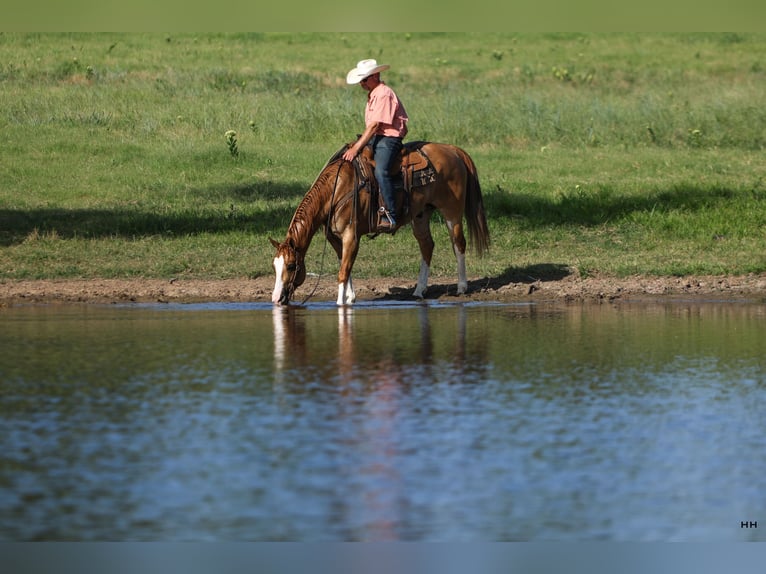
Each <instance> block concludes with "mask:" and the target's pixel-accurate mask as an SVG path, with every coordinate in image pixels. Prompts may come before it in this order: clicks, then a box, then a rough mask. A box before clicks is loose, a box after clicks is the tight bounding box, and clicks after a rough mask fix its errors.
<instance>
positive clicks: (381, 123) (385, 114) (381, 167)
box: [343, 60, 409, 232]
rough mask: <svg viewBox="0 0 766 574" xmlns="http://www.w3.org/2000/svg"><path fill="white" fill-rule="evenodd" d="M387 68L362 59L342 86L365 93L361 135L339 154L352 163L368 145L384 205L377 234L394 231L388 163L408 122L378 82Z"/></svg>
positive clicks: (396, 101) (393, 97) (399, 104)
mask: <svg viewBox="0 0 766 574" xmlns="http://www.w3.org/2000/svg"><path fill="white" fill-rule="evenodd" d="M389 67H390V66H388V65H386V64H382V65H378V62H376V61H375V60H362V61H360V62H359V63H358V64H357V65H356V67H355V68H354V69H353V70H351V71H350V72H349V73H348V74H347V75H346V83H348V84H357V83H358V84H359V85H360V86H361V87H362V88H363V89H365V90H367V105H366V107H365V110H364V124H365V129H364V133H363V134H362V135H361V136H360V137H359V139H358V140H357V141H356V142H355V143H354V144H353V145H352V146H351V147H350V148H349V149H348V150H347V151H346V152H345V153H344V154H343V159H345V160H346V161H352V160H353V159H354V158H355V157H356V156H357V155H358V154H359V152H360V151H362V149H363V148H364V146H366V145H367V144H368V143H370V144H371V145H372V155H373V159H374V160H375V178H376V179H377V180H378V185H379V186H380V193H381V195H382V196H383V203H384V204H385V208H381V210H382V214H381V215H382V217H379V218H378V219H379V224H378V229H377V230H378V231H379V232H393V231H394V230H395V229H396V217H395V214H396V195H395V191H394V183H393V180H392V177H391V164H392V162H393V161H394V160H395V158H396V156H397V155H398V154H399V152H400V151H401V149H402V139H403V138H404V136H406V135H407V121H408V120H409V117H408V116H407V112H406V111H405V109H404V105H402V102H401V100H399V98H398V97H397V95H396V94H395V93H394V91H393V90H392V89H391V88H389V87H388V86H387V85H386V84H385V83H384V82H382V81H381V79H380V72H382V71H383V70H387V69H388V68H389Z"/></svg>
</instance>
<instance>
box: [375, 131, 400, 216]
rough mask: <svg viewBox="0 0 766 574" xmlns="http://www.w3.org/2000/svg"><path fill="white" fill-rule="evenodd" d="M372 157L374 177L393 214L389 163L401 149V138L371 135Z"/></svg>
mask: <svg viewBox="0 0 766 574" xmlns="http://www.w3.org/2000/svg"><path fill="white" fill-rule="evenodd" d="M371 145H372V157H373V159H374V160H375V179H377V180H378V185H379V186H380V193H381V194H382V195H383V203H385V204H386V209H388V211H389V213H390V214H391V215H392V216H393V215H394V213H396V191H395V190H394V182H393V178H392V174H391V163H392V162H393V161H394V158H396V156H397V155H398V154H399V152H400V151H401V150H402V139H401V138H394V137H389V136H373V137H372V140H371Z"/></svg>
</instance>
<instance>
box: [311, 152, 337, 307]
mask: <svg viewBox="0 0 766 574" xmlns="http://www.w3.org/2000/svg"><path fill="white" fill-rule="evenodd" d="M343 149H345V148H343ZM339 154H340V152H338V153H336V154H335V156H333V157H332V158H331V159H330V161H328V162H327V165H325V167H323V168H322V171H324V170H325V169H326V168H327V166H328V165H330V164H331V163H332V162H333V161H336V160H337V159H338V155H339ZM342 166H343V162H342V161H339V162H338V171H337V172H335V183H334V184H333V186H332V195H331V196H330V208H329V209H328V210H327V223H326V224H325V242H324V247H322V258H321V259H320V260H319V273H318V274H317V280H316V283H314V288H313V289H312V290H311V293H309V294H308V295H306V298H305V299H303V301H301V302H300V304H301V305H303V304H304V303H305V302H306V301H308V300H309V299H311V298H312V297H313V296H314V293H316V290H317V288H318V287H319V282H320V281H321V280H322V269H323V268H324V256H325V253H326V252H327V244H328V243H329V241H328V239H327V234H328V233H329V232H330V223H331V222H332V215H333V213H332V209H333V204H334V202H335V192H336V191H337V190H338V180H339V179H340V168H341V167H342ZM320 173H321V172H320Z"/></svg>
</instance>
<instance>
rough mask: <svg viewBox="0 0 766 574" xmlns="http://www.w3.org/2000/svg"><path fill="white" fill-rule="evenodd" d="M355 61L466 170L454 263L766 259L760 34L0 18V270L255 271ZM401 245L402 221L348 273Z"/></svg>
mask: <svg viewBox="0 0 766 574" xmlns="http://www.w3.org/2000/svg"><path fill="white" fill-rule="evenodd" d="M368 57H374V58H377V59H378V60H379V61H381V62H384V63H388V64H390V65H391V70H390V71H389V72H385V73H384V75H383V77H384V80H386V81H387V82H388V83H389V84H391V85H392V86H393V87H394V88H395V89H396V90H397V92H398V93H399V95H400V97H401V98H402V99H403V101H404V103H405V105H406V107H407V110H408V112H409V115H410V118H411V122H410V134H409V136H408V139H412V140H416V139H425V140H432V141H443V142H448V143H454V144H457V145H459V146H461V147H463V148H464V149H465V150H466V151H468V152H469V153H470V154H471V155H472V157H473V158H474V160H475V161H476V163H477V165H478V168H479V173H480V178H481V183H482V187H483V192H484V195H485V206H486V208H487V212H488V220H489V225H490V231H491V234H492V248H491V251H490V253H489V255H487V256H485V257H484V258H483V259H481V260H479V259H477V258H475V257H469V258H468V261H467V263H468V272H469V275H470V276H472V277H483V276H497V275H500V274H503V273H507V272H509V271H517V272H522V273H523V272H529V273H541V272H543V270H545V269H549V268H557V269H560V268H563V267H566V268H569V269H571V270H572V271H573V272H575V271H576V272H579V273H580V274H582V275H588V274H607V275H615V276H625V275H633V274H646V275H684V274H743V273H750V272H763V271H766V161H764V159H765V158H764V148H766V35H747V34H674V35H670V34H565V35H543V34H529V35H524V34H489V33H476V34H405V33H391V34H377V35H374V34H373V35H369V34H340V33H331V34H271V33H263V34H252V35H220V34H197V35H191V34H190V35H172V36H166V35H161V34H81V35H71V34H60V35H55V34H40V35H23V34H0V146H2V161H1V162H0V280H2V279H6V280H9V279H34V278H74V277H76V278H96V277H103V278H112V277H157V278H162V277H171V276H172V277H179V278H184V277H185V278H227V277H255V276H260V275H268V274H271V272H272V271H271V258H272V255H273V249H272V247H271V246H270V244H269V242H268V237H269V236H271V237H274V238H276V239H281V238H282V237H284V234H285V231H286V228H287V225H288V223H289V220H290V217H291V216H292V213H293V211H294V209H295V207H296V206H297V204H298V202H299V201H300V199H301V197H302V196H303V194H304V193H305V192H306V191H307V190H308V188H309V186H310V185H311V183H312V182H313V180H314V178H315V177H316V175H317V173H318V171H319V170H320V169H321V167H322V166H323V165H324V164H325V162H326V160H327V159H328V158H329V157H330V156H331V155H332V154H333V153H334V152H335V151H336V150H337V149H338V148H339V147H341V145H343V144H344V143H346V142H349V141H351V140H353V139H354V138H355V136H356V134H357V133H359V132H361V131H362V129H363V125H362V121H363V119H362V111H363V106H364V98H365V94H364V92H363V91H362V90H361V88H359V87H358V86H347V85H346V84H345V75H346V72H347V71H348V70H349V69H350V68H352V67H353V66H354V65H355V64H356V62H357V61H358V60H360V59H363V58H368ZM230 131H233V132H236V136H235V139H236V141H235V142H234V141H231V140H229V141H227V137H226V134H227V132H230ZM235 145H236V149H235ZM433 229H434V236H435V239H436V241H437V247H436V253H435V256H434V262H433V274H434V275H435V276H437V277H439V276H444V277H453V276H454V267H455V265H454V256H453V255H452V251H451V249H450V248H449V245H448V240H447V236H446V231H445V229H444V228H443V226H442V225H441V224H440V223H439V221H438V218H436V217H435V218H434V221H433ZM322 251H323V241H321V240H320V238H318V239H317V240H316V241H315V242H314V243H313V244H312V247H311V250H310V252H309V254H308V257H307V265H308V270H309V272H315V273H316V272H319V271H320V258H321V254H322ZM330 253H331V250H328V256H327V257H326V259H325V261H324V267H323V268H322V271H323V272H324V273H334V272H335V271H336V270H337V263H336V261H335V258H334V256H332V257H331V256H330V255H329V254H330ZM418 262H419V252H418V249H417V244H416V242H415V240H414V238H413V237H412V235H411V234H410V233H409V231H407V230H405V231H404V232H403V233H399V234H397V235H396V236H394V237H380V238H378V239H376V240H374V241H368V240H364V243H363V245H362V247H361V249H360V254H359V257H358V259H357V264H356V266H355V275H357V276H360V277H373V276H413V277H414V276H415V274H416V273H417V269H418Z"/></svg>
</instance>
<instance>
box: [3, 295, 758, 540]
mask: <svg viewBox="0 0 766 574" xmlns="http://www.w3.org/2000/svg"><path fill="white" fill-rule="evenodd" d="M456 301H457V300H456ZM0 327H1V329H0V390H1V392H2V406H1V407H0V437H1V438H0V445H1V446H2V451H1V452H0V539H2V540H82V541H92V540H95V541H99V540H163V541H176V540H180V541H187V540H189V541H201V540H214V541H229V540H248V541H252V540H255V541H281V540H295V541H357V540H364V541H385V540H406V541H528V540H532V541H561V540H563V541H569V540H573V541H583V540H615V541H619V540H632V541H635V540H638V541H666V540H691V541H720V540H723V541H749V540H766V536H765V535H764V534H763V533H764V532H766V497H764V495H763V493H764V492H766V433H764V428H766V425H765V423H766V365H765V364H764V357H765V356H766V337H765V336H764V333H766V305H763V304H758V303H731V302H729V303H717V302H685V301H655V302H636V303H621V304H619V305H610V304H603V305H595V304H588V305H563V304H562V305H554V304H550V305H547V304H532V303H530V304H489V303H464V302H456V303H454V304H452V303H439V302H427V303H422V304H415V303H412V304H410V303H402V302H387V303H381V302H377V303H375V302H368V303H364V302H363V303H361V304H358V305H357V306H355V307H354V308H348V309H344V308H341V309H338V308H336V307H335V306H334V305H329V304H323V303H316V304H309V305H307V306H303V307H293V308H290V309H272V307H271V305H264V304H223V303H222V304H184V305H182V304H156V305H142V304H132V305H113V306H108V305H103V306H102V305H83V306H79V305H60V306H56V305H53V306H26V307H25V306H21V307H9V308H5V309H0ZM759 520H760V524H759V526H760V528H754V527H749V525H750V523H751V522H754V521H759ZM743 523H744V524H743Z"/></svg>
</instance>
